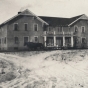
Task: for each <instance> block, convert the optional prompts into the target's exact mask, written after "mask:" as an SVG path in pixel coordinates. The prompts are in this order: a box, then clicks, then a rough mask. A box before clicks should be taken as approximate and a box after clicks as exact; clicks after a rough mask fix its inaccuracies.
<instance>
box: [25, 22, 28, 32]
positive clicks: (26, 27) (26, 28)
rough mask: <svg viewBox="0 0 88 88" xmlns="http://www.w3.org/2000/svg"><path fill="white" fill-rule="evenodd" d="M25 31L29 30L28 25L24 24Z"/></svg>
mask: <svg viewBox="0 0 88 88" xmlns="http://www.w3.org/2000/svg"><path fill="white" fill-rule="evenodd" d="M24 29H25V31H27V30H28V24H27V23H24Z"/></svg>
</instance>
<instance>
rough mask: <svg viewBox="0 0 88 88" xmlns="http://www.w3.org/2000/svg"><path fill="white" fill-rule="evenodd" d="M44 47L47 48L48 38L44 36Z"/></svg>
mask: <svg viewBox="0 0 88 88" xmlns="http://www.w3.org/2000/svg"><path fill="white" fill-rule="evenodd" d="M44 46H45V47H46V36H44Z"/></svg>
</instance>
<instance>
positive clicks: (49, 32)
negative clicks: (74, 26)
mask: <svg viewBox="0 0 88 88" xmlns="http://www.w3.org/2000/svg"><path fill="white" fill-rule="evenodd" d="M47 34H52V35H58V34H60V35H67V34H68V35H73V32H55V31H44V35H47Z"/></svg>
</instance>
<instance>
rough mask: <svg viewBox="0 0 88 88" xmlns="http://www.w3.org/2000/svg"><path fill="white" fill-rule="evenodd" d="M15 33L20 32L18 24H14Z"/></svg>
mask: <svg viewBox="0 0 88 88" xmlns="http://www.w3.org/2000/svg"><path fill="white" fill-rule="evenodd" d="M14 31H18V23H14Z"/></svg>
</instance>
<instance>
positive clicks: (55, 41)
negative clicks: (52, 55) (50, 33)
mask: <svg viewBox="0 0 88 88" xmlns="http://www.w3.org/2000/svg"><path fill="white" fill-rule="evenodd" d="M54 46H56V36H54Z"/></svg>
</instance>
